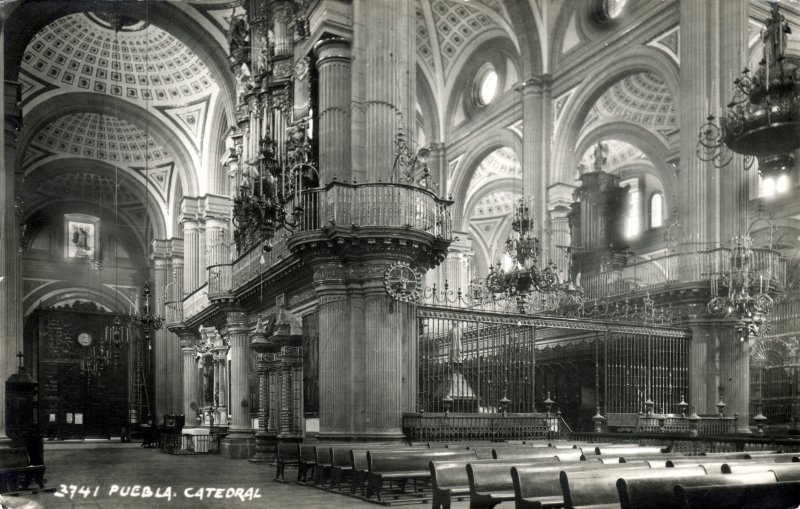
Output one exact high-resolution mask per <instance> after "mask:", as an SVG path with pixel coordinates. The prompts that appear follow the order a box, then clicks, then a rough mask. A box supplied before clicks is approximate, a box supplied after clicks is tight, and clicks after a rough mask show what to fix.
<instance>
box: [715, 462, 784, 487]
mask: <svg viewBox="0 0 800 509" xmlns="http://www.w3.org/2000/svg"><path fill="white" fill-rule="evenodd" d="M721 470H722V473H723V474H745V473H749V472H766V471H770V472H773V473H774V474H775V477H777V478H778V481H780V482H786V481H800V464H796V463H761V462H758V463H756V462H755V461H752V462H751V463H739V464H729V463H726V464H724V465H722V469H721Z"/></svg>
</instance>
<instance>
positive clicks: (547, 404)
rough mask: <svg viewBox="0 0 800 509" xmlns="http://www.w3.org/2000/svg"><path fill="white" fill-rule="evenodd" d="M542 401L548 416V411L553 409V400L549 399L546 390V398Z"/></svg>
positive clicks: (548, 392)
mask: <svg viewBox="0 0 800 509" xmlns="http://www.w3.org/2000/svg"><path fill="white" fill-rule="evenodd" d="M543 403H544V408H545V411H546V412H547V416H548V417H550V411H551V410H552V409H553V404H555V401H553V400H552V399H550V391H547V399H545V400H544V401H543Z"/></svg>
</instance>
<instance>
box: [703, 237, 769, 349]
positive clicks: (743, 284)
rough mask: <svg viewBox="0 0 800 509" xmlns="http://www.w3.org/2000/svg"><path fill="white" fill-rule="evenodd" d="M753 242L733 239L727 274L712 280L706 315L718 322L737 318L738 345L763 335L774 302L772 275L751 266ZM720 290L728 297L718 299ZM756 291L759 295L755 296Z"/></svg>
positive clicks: (745, 239) (744, 239)
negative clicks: (765, 274) (716, 319)
mask: <svg viewBox="0 0 800 509" xmlns="http://www.w3.org/2000/svg"><path fill="white" fill-rule="evenodd" d="M753 261H754V253H753V242H752V240H751V239H750V237H747V236H740V237H734V238H733V239H732V246H731V255H730V266H729V270H728V271H725V272H722V273H721V274H714V275H712V278H711V300H709V302H708V306H707V307H708V313H709V314H710V315H712V316H715V317H717V318H728V317H736V318H737V319H738V320H739V324H738V325H737V333H738V337H739V340H740V341H745V340H746V339H748V338H749V337H750V336H755V335H757V334H759V333H760V332H762V330H763V327H764V325H765V324H766V321H767V315H768V314H769V312H770V310H771V309H772V306H773V304H774V301H773V299H772V297H770V295H769V292H770V289H771V275H769V274H768V275H767V277H766V278H765V277H764V274H761V273H759V272H758V271H757V270H756V269H755V267H754V266H753ZM720 287H722V288H723V289H725V290H727V295H720ZM756 290H757V291H758V293H755V292H756Z"/></svg>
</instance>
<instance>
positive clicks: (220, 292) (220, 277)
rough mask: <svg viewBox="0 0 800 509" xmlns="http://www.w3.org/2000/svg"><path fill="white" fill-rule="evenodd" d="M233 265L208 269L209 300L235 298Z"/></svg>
mask: <svg viewBox="0 0 800 509" xmlns="http://www.w3.org/2000/svg"><path fill="white" fill-rule="evenodd" d="M232 281H233V275H232V264H230V263H221V264H219V265H210V266H209V267H208V299H209V300H210V301H216V300H228V299H232V298H233V286H232Z"/></svg>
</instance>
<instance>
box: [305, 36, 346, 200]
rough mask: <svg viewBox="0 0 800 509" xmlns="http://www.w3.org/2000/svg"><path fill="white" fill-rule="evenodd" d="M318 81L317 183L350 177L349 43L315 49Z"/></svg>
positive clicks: (324, 42) (324, 44)
mask: <svg viewBox="0 0 800 509" xmlns="http://www.w3.org/2000/svg"><path fill="white" fill-rule="evenodd" d="M314 53H315V54H316V56H317V73H318V74H317V76H318V81H319V85H318V88H319V96H318V97H319V106H318V108H319V117H318V118H319V120H318V124H319V127H318V129H319V181H320V185H323V186H324V185H325V184H327V183H328V182H330V181H331V180H333V177H336V178H337V179H338V180H340V181H344V182H349V181H350V180H351V175H350V169H351V168H350V166H351V165H350V119H351V115H350V113H351V111H350V100H351V97H350V94H351V90H350V82H351V80H352V77H351V75H350V42H349V41H347V40H346V39H342V38H339V37H335V38H330V39H323V40H321V41H319V42H318V43H317V44H316V45H315V46H314Z"/></svg>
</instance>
